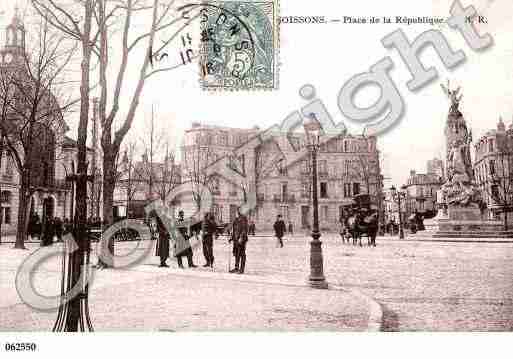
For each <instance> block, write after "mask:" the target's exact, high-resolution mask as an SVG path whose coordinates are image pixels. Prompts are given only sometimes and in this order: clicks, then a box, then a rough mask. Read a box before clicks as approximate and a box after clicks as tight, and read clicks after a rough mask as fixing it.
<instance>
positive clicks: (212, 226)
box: [201, 213, 217, 267]
mask: <svg viewBox="0 0 513 359" xmlns="http://www.w3.org/2000/svg"><path fill="white" fill-rule="evenodd" d="M201 226H202V228H201V230H202V232H203V233H202V237H203V238H202V241H203V256H204V257H205V262H206V263H205V265H204V266H203V267H212V266H213V265H214V235H215V234H216V232H217V224H216V222H215V220H214V216H213V215H212V214H210V213H205V217H204V219H203V223H202V224H201Z"/></svg>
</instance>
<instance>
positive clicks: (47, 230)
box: [41, 217, 55, 247]
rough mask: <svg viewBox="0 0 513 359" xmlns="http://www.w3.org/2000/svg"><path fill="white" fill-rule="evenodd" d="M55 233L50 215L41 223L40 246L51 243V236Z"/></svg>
mask: <svg viewBox="0 0 513 359" xmlns="http://www.w3.org/2000/svg"><path fill="white" fill-rule="evenodd" d="M54 235H55V228H54V224H53V220H52V217H47V218H46V220H45V222H44V224H43V235H42V240H41V246H43V247H44V246H50V245H52V244H53V236H54Z"/></svg>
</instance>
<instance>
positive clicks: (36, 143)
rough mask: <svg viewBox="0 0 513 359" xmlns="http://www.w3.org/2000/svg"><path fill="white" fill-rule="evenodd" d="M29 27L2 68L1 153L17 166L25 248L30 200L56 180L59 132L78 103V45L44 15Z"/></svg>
mask: <svg viewBox="0 0 513 359" xmlns="http://www.w3.org/2000/svg"><path fill="white" fill-rule="evenodd" d="M29 25H30V29H31V31H30V32H28V33H25V32H23V33H20V35H21V34H23V35H22V36H23V39H21V38H20V39H18V41H19V42H18V44H17V46H16V47H15V48H13V49H12V55H13V57H12V59H11V61H10V63H8V64H4V65H3V66H2V67H1V68H0V94H1V96H0V139H1V140H0V143H1V148H0V154H1V155H2V157H3V154H4V153H6V155H7V156H6V157H7V160H10V161H12V162H13V163H14V164H15V167H16V169H17V173H18V176H19V183H20V190H19V198H18V202H19V208H18V221H17V223H18V225H17V236H16V243H15V247H16V248H24V242H25V237H26V231H27V222H28V214H29V213H28V211H29V210H30V206H29V203H30V198H31V197H32V195H33V193H34V192H35V191H36V190H37V189H38V188H39V187H41V186H49V185H53V184H54V183H53V168H54V165H55V157H56V154H55V153H54V151H53V149H54V148H56V146H57V141H58V139H59V138H60V137H58V136H55V135H54V134H56V133H62V132H63V131H65V130H66V124H65V123H64V116H65V115H66V114H67V113H69V112H71V111H72V109H73V106H74V105H75V104H76V103H77V100H76V99H73V98H72V96H71V95H70V94H71V93H72V92H71V91H69V88H70V86H73V82H72V81H71V80H69V71H68V67H69V65H70V64H71V62H72V59H73V57H74V55H75V53H76V50H77V48H76V46H74V45H73V44H71V43H69V42H67V41H66V38H65V37H64V36H63V35H62V34H61V33H59V32H57V31H54V30H53V29H52V28H51V26H50V24H49V23H48V21H46V20H45V19H43V18H36V20H35V21H33V22H31V23H30V24H29ZM21 29H23V28H21ZM65 44H68V45H69V46H66V45H65ZM27 46H30V50H31V51H25V48H26V47H27Z"/></svg>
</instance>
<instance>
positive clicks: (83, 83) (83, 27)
mask: <svg viewBox="0 0 513 359" xmlns="http://www.w3.org/2000/svg"><path fill="white" fill-rule="evenodd" d="M31 4H32V5H33V8H34V9H36V11H37V12H38V13H39V15H40V16H41V17H42V18H43V19H45V20H46V21H48V23H50V24H51V25H52V26H53V27H54V28H56V29H58V30H59V31H60V32H61V34H63V35H64V36H66V37H67V38H69V39H72V40H75V41H76V43H78V44H79V46H80V49H81V65H80V69H81V71H80V117H79V124H78V141H77V142H78V156H77V173H76V177H75V180H76V206H75V208H76V211H75V220H74V223H75V228H74V234H75V238H76V240H77V241H78V247H79V250H78V251H74V252H73V253H71V254H70V255H69V261H68V263H69V269H68V270H67V272H68V273H70V276H69V278H68V280H67V282H68V284H67V287H66V290H68V291H69V290H71V288H74V287H75V286H76V285H77V284H79V281H80V276H81V269H82V268H83V265H84V264H85V260H86V259H85V257H84V254H85V253H86V252H87V249H86V245H87V243H88V242H87V232H86V222H87V179H88V178H87V162H86V151H87V147H86V143H87V125H88V121H89V103H90V94H89V92H90V89H91V77H90V75H91V68H92V65H91V57H92V54H93V52H95V51H96V48H95V46H96V43H97V40H98V36H99V31H96V33H95V31H94V29H93V17H94V16H95V15H94V14H95V0H81V1H76V2H61V3H58V2H57V0H31ZM104 21H105V19H104ZM102 25H104V24H102ZM82 294H85V295H87V287H85V288H83V292H82ZM82 300H83V298H82V296H76V297H75V298H72V299H71V300H70V301H69V304H66V303H64V304H62V305H61V307H60V308H59V315H58V318H57V321H56V323H55V327H54V329H61V326H64V330H66V331H75V332H76V331H78V329H79V323H80V324H81V326H82V325H83V322H82V318H81V313H82ZM84 305H85V307H86V314H87V301H86V302H85V304H84ZM63 315H64V320H63V318H62V316H63ZM86 319H87V324H88V327H89V329H90V330H92V325H91V323H90V321H89V317H88V316H87V318H86Z"/></svg>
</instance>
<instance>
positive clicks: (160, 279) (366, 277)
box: [0, 235, 513, 331]
mask: <svg viewBox="0 0 513 359" xmlns="http://www.w3.org/2000/svg"><path fill="white" fill-rule="evenodd" d="M321 239H323V243H324V244H323V250H324V266H325V274H326V277H327V279H328V281H329V282H330V283H331V284H332V285H337V286H340V287H342V288H344V289H347V290H353V289H354V290H358V291H361V292H363V293H364V294H366V295H368V296H371V297H373V298H375V299H376V300H377V301H378V302H379V303H380V304H381V305H382V308H383V310H384V323H383V324H384V325H383V329H384V330H401V331H403V330H441V331H453V330H459V331H469V330H472V331H476V330H500V331H505V330H513V243H466V242H462V243H451V242H448V243H443V242H423V241H412V240H409V241H398V240H391V239H390V238H385V239H383V238H378V246H377V247H376V248H368V247H362V248H360V247H353V246H348V245H344V244H342V243H341V242H340V241H339V240H338V239H337V237H336V236H330V235H326V236H324V237H323V238H321ZM308 241H309V239H308V238H306V237H294V238H292V239H289V240H287V241H286V242H285V245H286V246H285V248H283V249H281V248H276V243H275V241H274V239H272V238H270V237H251V238H250V242H249V243H248V263H247V276H238V277H237V281H233V280H232V279H234V278H233V275H229V274H222V273H224V272H226V270H227V269H228V261H229V253H230V247H229V246H228V245H227V244H226V240H225V239H220V240H218V241H216V243H215V256H216V265H215V273H214V274H212V273H210V274H208V273H207V272H204V271H203V269H194V270H188V269H185V270H184V271H179V270H178V269H176V263H174V262H172V263H171V267H172V268H171V269H161V268H157V267H156V264H157V263H158V260H157V258H155V257H150V258H148V260H147V261H146V262H145V263H143V264H142V265H140V266H138V267H135V268H133V269H132V270H130V271H113V270H108V271H103V272H100V275H99V276H98V280H97V282H96V284H95V288H96V289H95V291H94V293H93V295H92V304H91V307H92V308H94V309H93V310H94V313H95V314H93V321H94V323H95V326H96V327H97V328H98V326H99V325H100V327H101V328H103V329H104V330H111V329H120V328H121V327H120V326H116V324H113V323H117V322H119V319H117V318H119V315H120V313H126V314H124V317H125V318H126V320H127V323H130V328H134V329H137V328H142V329H163V330H195V329H213V328H216V329H226V330H228V329H239V328H245V329H264V330H267V329H291V330H308V329H328V330H333V329H339V330H347V329H349V328H350V327H352V328H353V329H355V330H359V329H361V328H362V327H364V326H365V319H366V318H367V317H368V312H367V310H368V309H367V306H366V304H365V303H364V302H363V301H362V299H361V298H357V297H354V296H352V297H349V296H350V295H351V294H350V293H349V292H344V291H313V293H312V292H311V290H309V289H305V288H301V287H295V286H279V285H271V284H269V282H276V283H297V282H304V281H305V280H306V278H307V276H308V260H309V252H308V250H309V245H308ZM123 246H125V247H126V245H123ZM6 247H7V245H5V246H4V245H2V246H1V248H0V253H1V257H0V260H1V262H0V265H1V267H0V270H1V273H2V280H1V281H0V285H1V286H2V287H1V289H2V293H8V292H9V290H8V289H9V288H7V287H8V286H9V285H10V284H6V283H7V282H8V281H5V280H4V278H5V276H4V274H5V273H6V272H5V271H6V269H5V268H6V267H7V266H8V265H11V266H12V267H10V269H9V270H10V271H11V272H12V271H13V270H14V267H15V266H16V263H15V261H14V262H13V261H11V262H9V260H6V259H5V258H11V257H12V255H11V254H9V253H10V251H11V250H10V249H5V248H6ZM125 249H127V248H125ZM195 258H196V262H197V263H198V264H203V259H202V256H201V253H200V252H197V253H196V254H195ZM6 261H7V263H6ZM9 263H10V264H9ZM47 270H48V271H47V272H45V275H46V276H41V277H42V278H43V279H45V278H46V280H47V282H48V283H47V284H46V287H48V286H51V285H50V282H51V280H50V279H49V276H48V273H50V272H51V271H52V270H53V271H54V272H55V273H57V271H56V268H54V269H52V268H47ZM191 276H192V277H191ZM198 277H200V278H198ZM244 278H245V279H244ZM259 281H260V282H262V283H259ZM42 286H45V285H43V284H42ZM161 287H165V288H173V290H172V291H171V289H169V290H170V292H167V290H166V291H160V290H159V289H158V288H161ZM190 288H193V289H192V290H191V289H190ZM197 288H201V290H199V289H198V290H199V291H200V292H201V293H205V294H204V295H203V298H201V299H196V298H194V297H195V293H196V289H197ZM171 292H172V293H176V296H175V295H173V294H172V293H171ZM236 292H237V293H240V297H241V298H243V297H244V298H246V299H244V300H243V301H242V302H241V305H240V306H239V305H237V304H234V303H237V299H234V297H236V294H235V293H236ZM131 293H133V294H131ZM188 293H189V295H187V294H188ZM191 293H192V295H191ZM227 293H228V294H227ZM318 293H321V295H319V294H318ZM191 297H193V298H191ZM223 297H224V298H225V299H218V298H223ZM166 298H177V300H174V299H173V301H172V305H171V304H169V303H171V302H170V301H168V300H167V299H166ZM184 298H186V299H184ZM205 298H207V299H205ZM248 298H249V299H248ZM319 298H321V299H322V303H321V304H319V303H320V302H319ZM333 298H336V299H333ZM0 303H4V305H2V306H3V307H4V309H2V311H3V312H4V313H5V312H7V313H15V311H19V310H21V309H20V306H19V305H14V306H12V305H13V304H15V303H16V296H15V294H14V298H12V297H11V296H10V295H5V296H3V298H2V300H0ZM191 303H192V304H191ZM204 303H207V304H208V305H205V304H204ZM222 303H224V304H222ZM234 305H235V306H234ZM5 306H9V310H7V311H6V310H5V309H7V308H5ZM171 307H172V308H171ZM210 307H212V308H214V307H215V310H214V311H212V310H209V308H210ZM149 308H152V309H151V310H150V309H149ZM174 308H177V310H175V309H174ZM319 308H321V309H319ZM328 308H332V309H328ZM114 309H115V310H114ZM148 311H149V312H150V313H152V314H151V315H150V317H151V318H150V319H149V321H148V320H147V321H144V320H143V319H142V316H140V315H139V314H137V313H139V312H140V313H146V315H147V314H148ZM232 311H233V313H234V314H231V312H232ZM216 312H218V313H222V315H221V314H220V315H213V313H216ZM23 313H25V312H23V311H21V312H16V313H15V314H13V316H9V317H10V318H11V319H10V321H9V320H8V319H4V316H3V315H2V318H1V319H0V328H6V329H7V328H13V327H16V326H17V325H19V324H13V322H12V318H20V317H21V316H22V314H23ZM99 313H103V314H99ZM170 313H178V314H174V315H175V316H174V317H172V318H173V320H170V319H169V318H171V317H170V316H169V315H170ZM351 313H352V314H351ZM52 319H53V316H49V317H47V319H46V323H49V322H51V320H52ZM27 320H28V322H31V323H33V322H36V323H37V325H36V326H41V328H46V327H47V324H44V325H43V322H44V321H43V322H41V321H38V320H35V319H33V318H32V319H27ZM116 320H117V321H116ZM233 320H235V322H236V323H237V320H238V323H245V325H244V326H243V325H234V324H233ZM28 322H27V323H28ZM2 323H3V324H2ZM98 323H99V324H98ZM130 328H123V329H130ZM26 329H30V328H26Z"/></svg>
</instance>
